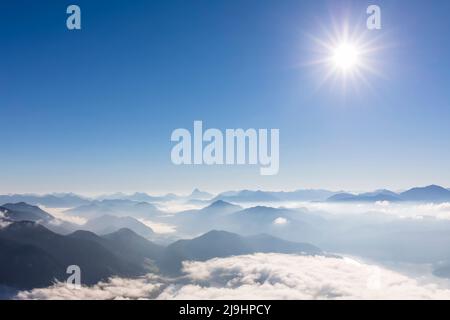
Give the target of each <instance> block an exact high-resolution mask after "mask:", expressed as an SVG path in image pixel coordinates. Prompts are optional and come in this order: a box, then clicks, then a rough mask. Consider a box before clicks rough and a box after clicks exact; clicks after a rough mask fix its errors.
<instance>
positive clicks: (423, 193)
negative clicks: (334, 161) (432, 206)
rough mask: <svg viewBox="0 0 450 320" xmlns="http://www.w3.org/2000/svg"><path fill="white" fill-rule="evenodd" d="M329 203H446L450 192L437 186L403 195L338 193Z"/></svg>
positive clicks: (385, 192) (406, 192)
mask: <svg viewBox="0 0 450 320" xmlns="http://www.w3.org/2000/svg"><path fill="white" fill-rule="evenodd" d="M327 201H328V202H377V201H390V202H397V201H410V202H424V201H429V202H446V201H450V190H449V189H446V188H443V187H441V186H437V185H430V186H426V187H416V188H412V189H409V190H407V191H404V192H401V193H395V192H393V191H390V190H377V191H374V192H366V193H361V194H351V193H338V194H335V195H333V196H331V197H329V198H328V199H327Z"/></svg>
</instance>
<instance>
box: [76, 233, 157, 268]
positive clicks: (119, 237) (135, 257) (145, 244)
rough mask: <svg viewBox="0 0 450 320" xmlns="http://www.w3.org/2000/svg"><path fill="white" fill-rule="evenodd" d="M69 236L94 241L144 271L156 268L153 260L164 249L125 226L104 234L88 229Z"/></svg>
mask: <svg viewBox="0 0 450 320" xmlns="http://www.w3.org/2000/svg"><path fill="white" fill-rule="evenodd" d="M69 237H71V238H74V239H84V240H89V241H93V242H96V243H98V244H100V245H101V246H103V247H105V248H106V249H108V250H109V251H110V252H112V253H114V254H115V255H116V256H118V257H120V258H121V259H124V260H126V261H127V262H129V263H132V264H133V265H136V266H138V267H141V268H143V269H145V270H146V271H155V270H156V269H155V263H154V261H155V260H157V259H159V258H160V257H161V255H162V252H163V250H164V247H163V246H159V245H157V244H154V243H153V242H150V241H148V240H147V239H145V238H144V237H141V236H139V235H138V234H136V233H135V232H133V231H132V230H130V229H126V228H123V229H120V230H118V231H116V232H113V233H110V234H106V235H104V236H98V235H96V234H95V233H92V232H89V231H76V232H74V233H72V234H70V235H69Z"/></svg>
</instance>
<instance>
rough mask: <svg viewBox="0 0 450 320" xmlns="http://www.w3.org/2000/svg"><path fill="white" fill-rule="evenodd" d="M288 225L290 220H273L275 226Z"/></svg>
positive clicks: (281, 218) (280, 218)
mask: <svg viewBox="0 0 450 320" xmlns="http://www.w3.org/2000/svg"><path fill="white" fill-rule="evenodd" d="M287 223H288V220H287V219H286V218H283V217H278V218H276V219H275V220H273V224H275V225H285V224H287Z"/></svg>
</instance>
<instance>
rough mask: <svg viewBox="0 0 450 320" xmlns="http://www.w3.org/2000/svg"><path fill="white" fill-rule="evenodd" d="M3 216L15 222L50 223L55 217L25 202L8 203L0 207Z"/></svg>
mask: <svg viewBox="0 0 450 320" xmlns="http://www.w3.org/2000/svg"><path fill="white" fill-rule="evenodd" d="M0 212H1V213H3V216H4V217H5V218H7V219H9V220H13V221H23V220H28V221H50V220H53V219H54V217H53V216H52V215H50V214H49V213H47V212H45V211H44V210H42V209H41V208H39V207H37V206H32V205H29V204H27V203H25V202H19V203H7V204H4V205H2V206H0Z"/></svg>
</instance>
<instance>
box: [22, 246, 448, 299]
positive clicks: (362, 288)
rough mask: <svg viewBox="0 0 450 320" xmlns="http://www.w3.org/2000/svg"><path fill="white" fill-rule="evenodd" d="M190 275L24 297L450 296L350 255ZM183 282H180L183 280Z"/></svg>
mask: <svg viewBox="0 0 450 320" xmlns="http://www.w3.org/2000/svg"><path fill="white" fill-rule="evenodd" d="M184 271H185V272H186V277H184V278H183V279H182V280H180V279H177V280H176V281H175V280H172V281H166V280H162V279H161V278H157V277H156V276H151V275H148V276H147V277H144V278H140V279H134V280H133V279H120V278H113V279H111V280H110V281H108V282H105V283H99V284H97V285H96V286H93V287H90V288H87V287H84V288H83V289H80V290H69V289H68V288H67V287H66V286H65V285H64V284H58V285H55V286H53V287H50V288H47V289H37V290H33V291H29V292H21V293H19V295H18V298H20V299H138V298H143V299H147V298H150V299H153V298H156V299H238V300H242V299H450V290H448V289H446V288H443V287H440V286H439V285H438V284H435V283H429V282H428V283H424V284H422V283H420V282H419V281H418V280H416V279H414V278H411V277H408V276H405V275H402V274H400V273H398V272H394V271H391V270H388V269H385V268H381V267H377V266H374V265H368V264H365V263H360V262H357V261H355V260H352V259H348V258H345V259H339V258H332V257H322V256H315V257H313V256H299V255H286V254H254V255H243V256H235V257H229V258H220V259H212V260H208V261H205V262H185V263H184ZM180 281H182V282H180Z"/></svg>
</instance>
